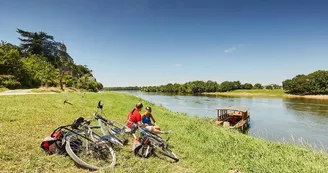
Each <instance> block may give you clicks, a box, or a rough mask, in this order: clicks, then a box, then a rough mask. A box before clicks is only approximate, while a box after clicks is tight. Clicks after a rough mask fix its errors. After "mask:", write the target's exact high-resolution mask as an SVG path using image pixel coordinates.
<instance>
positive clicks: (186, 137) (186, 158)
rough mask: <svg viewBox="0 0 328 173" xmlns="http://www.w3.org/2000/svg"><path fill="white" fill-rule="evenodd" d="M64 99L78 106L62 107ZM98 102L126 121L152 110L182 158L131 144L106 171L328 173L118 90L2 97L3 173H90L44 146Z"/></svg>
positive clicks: (317, 158)
mask: <svg viewBox="0 0 328 173" xmlns="http://www.w3.org/2000/svg"><path fill="white" fill-rule="evenodd" d="M65 99H68V100H69V101H70V102H72V103H73V104H74V105H73V106H70V105H64V104H63V101H64V100H65ZM98 100H102V102H103V103H104V111H105V112H106V113H107V118H109V119H112V120H117V121H122V122H124V121H125V120H126V115H127V112H128V111H129V110H130V109H132V108H133V106H134V105H135V103H137V102H140V101H142V102H143V103H144V105H149V106H152V108H153V114H154V116H155V118H156V120H157V122H158V124H159V125H160V126H161V127H162V129H167V130H172V131H173V132H174V133H172V134H170V135H169V136H171V139H170V142H171V144H172V145H173V146H174V147H175V148H173V151H174V152H175V153H176V154H177V155H178V156H179V157H180V161H179V162H178V163H170V162H168V161H165V160H160V159H158V158H150V159H143V158H137V157H135V156H134V155H133V154H132V151H131V145H129V146H126V147H123V148H122V149H121V150H119V151H117V153H116V154H117V157H118V161H117V163H118V165H117V166H116V167H115V168H114V169H109V170H106V172H165V173H168V172H183V173H188V172H224V173H225V172H228V171H229V170H231V169H233V170H237V169H238V170H241V171H242V172H243V173H245V172H260V173H262V172H328V155H326V154H323V153H319V152H313V151H311V150H309V149H306V148H301V147H298V146H296V145H291V144H284V143H274V142H269V141H265V140H262V139H258V138H254V137H250V136H247V135H243V134H240V133H238V132H235V131H229V130H226V129H223V128H220V127H216V126H214V123H213V122H211V121H209V120H208V119H200V118H197V117H188V116H185V115H184V114H178V113H173V112H170V111H168V110H167V109H165V108H164V107H161V106H156V105H154V104H151V103H149V102H147V101H144V100H141V99H139V98H137V97H134V96H132V95H128V94H122V93H114V92H104V93H87V94H85V95H84V94H82V93H60V94H51V95H50V94H49V95H19V96H0V135H1V138H0V168H1V172H79V173H80V172H87V171H86V170H84V169H79V168H77V167H76V166H75V165H74V162H73V161H72V160H71V159H70V158H69V157H64V156H60V155H52V156H48V155H45V154H44V152H43V151H42V150H41V149H40V143H41V141H42V140H43V138H44V137H45V136H47V135H49V134H50V133H51V132H52V130H54V129H55V128H56V127H57V126H59V125H64V124H69V123H71V122H73V120H74V119H75V118H76V117H78V116H81V115H83V116H84V117H85V118H92V113H93V112H94V110H95V109H96V105H97V101H98ZM93 123H96V122H93ZM164 137H165V136H164ZM130 142H131V140H130Z"/></svg>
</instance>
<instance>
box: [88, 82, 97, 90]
mask: <svg viewBox="0 0 328 173" xmlns="http://www.w3.org/2000/svg"><path fill="white" fill-rule="evenodd" d="M87 90H88V91H90V92H98V88H97V82H95V81H92V82H87Z"/></svg>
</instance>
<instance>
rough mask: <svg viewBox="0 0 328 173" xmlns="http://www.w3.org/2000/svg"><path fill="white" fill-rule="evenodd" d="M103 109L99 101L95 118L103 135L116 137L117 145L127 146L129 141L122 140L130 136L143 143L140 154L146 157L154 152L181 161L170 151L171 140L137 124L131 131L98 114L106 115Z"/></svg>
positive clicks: (121, 124)
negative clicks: (138, 135)
mask: <svg viewBox="0 0 328 173" xmlns="http://www.w3.org/2000/svg"><path fill="white" fill-rule="evenodd" d="M102 108H103V105H102V104H101V101H99V102H98V106H97V110H96V112H95V113H94V117H95V119H97V120H98V125H99V126H100V128H101V131H102V133H103V134H104V135H108V134H112V135H114V136H115V137H116V139H117V144H119V145H125V144H127V141H126V140H122V139H126V138H125V135H127V134H129V135H132V136H133V137H134V138H135V139H138V140H139V142H140V143H141V146H140V149H139V150H138V152H141V153H146V155H149V154H151V153H152V151H153V152H154V153H155V154H156V153H160V154H162V155H164V156H167V157H169V158H171V159H173V160H174V161H175V162H178V161H179V158H178V157H177V155H176V154H174V153H173V152H172V150H171V149H170V148H173V147H172V146H171V145H169V143H168V141H169V139H170V138H168V139H167V140H164V139H163V138H162V137H160V136H159V135H157V134H155V133H152V132H150V131H148V130H147V129H145V128H144V127H139V126H137V125H136V124H134V125H133V126H132V129H130V128H129V127H127V126H126V125H124V124H123V123H120V122H115V121H109V120H107V119H106V118H104V117H102V116H101V115H99V114H98V112H99V110H100V111H101V114H102V115H105V114H104V112H103V109H102ZM136 131H139V133H140V138H137V136H136V135H135V133H136ZM122 136H123V138H122ZM145 150H147V151H145ZM144 151H145V152H144ZM139 155H142V154H139Z"/></svg>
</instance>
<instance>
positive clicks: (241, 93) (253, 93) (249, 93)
mask: <svg viewBox="0 0 328 173" xmlns="http://www.w3.org/2000/svg"><path fill="white" fill-rule="evenodd" d="M203 95H208V96H228V97H229V96H230V97H268V98H271V97H273V98H274V97H277V98H301V99H328V95H304V96H300V95H292V94H286V93H285V92H284V90H235V91H230V92H213V93H203Z"/></svg>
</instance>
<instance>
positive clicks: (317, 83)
mask: <svg viewBox="0 0 328 173" xmlns="http://www.w3.org/2000/svg"><path fill="white" fill-rule="evenodd" d="M282 86H283V88H284V89H285V90H286V92H287V93H290V94H298V95H309V94H313V95H318V94H328V71H326V70H318V71H315V72H313V73H310V74H308V75H304V74H299V75H297V76H295V77H294V78H292V79H287V80H285V81H283V82H282Z"/></svg>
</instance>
